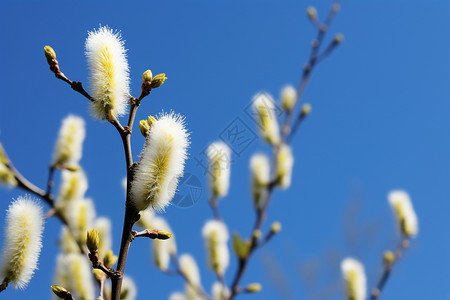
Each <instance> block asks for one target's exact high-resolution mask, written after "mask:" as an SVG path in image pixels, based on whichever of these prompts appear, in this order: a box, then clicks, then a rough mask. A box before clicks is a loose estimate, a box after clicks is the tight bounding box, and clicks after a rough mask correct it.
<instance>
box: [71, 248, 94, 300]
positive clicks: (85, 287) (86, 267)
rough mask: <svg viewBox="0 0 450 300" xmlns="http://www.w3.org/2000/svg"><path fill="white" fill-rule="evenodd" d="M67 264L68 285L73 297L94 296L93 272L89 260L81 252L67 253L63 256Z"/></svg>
mask: <svg viewBox="0 0 450 300" xmlns="http://www.w3.org/2000/svg"><path fill="white" fill-rule="evenodd" d="M64 259H65V260H66V262H65V263H66V266H67V270H66V272H67V277H68V280H69V285H68V286H67V288H68V289H69V290H70V291H71V292H72V293H74V295H73V296H74V297H75V299H80V300H90V299H94V297H95V287H94V278H93V277H94V274H93V273H92V267H91V265H90V263H89V261H88V260H87V259H86V257H85V256H84V255H83V254H75V253H72V254H67V255H66V257H65V258H64Z"/></svg>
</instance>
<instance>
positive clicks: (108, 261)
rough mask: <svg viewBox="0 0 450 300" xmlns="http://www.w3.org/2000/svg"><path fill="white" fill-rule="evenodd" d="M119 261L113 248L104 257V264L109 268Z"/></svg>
mask: <svg viewBox="0 0 450 300" xmlns="http://www.w3.org/2000/svg"><path fill="white" fill-rule="evenodd" d="M116 262H117V256H116V255H114V253H113V251H112V250H108V251H107V252H106V254H105V257H104V258H103V264H104V265H105V267H107V268H108V269H109V268H111V267H112V266H114V264H115V263H116Z"/></svg>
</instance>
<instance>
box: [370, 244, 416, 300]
mask: <svg viewBox="0 0 450 300" xmlns="http://www.w3.org/2000/svg"><path fill="white" fill-rule="evenodd" d="M409 245H410V241H409V239H408V238H407V237H403V240H402V241H401V243H400V245H399V246H398V248H397V250H396V251H395V252H394V261H392V262H391V263H385V264H384V271H383V274H382V275H381V278H380V280H379V281H378V284H377V286H376V287H375V288H374V289H373V290H372V294H371V297H370V300H375V299H377V298H378V297H379V296H380V295H381V292H382V291H383V288H384V286H385V285H386V282H387V281H388V279H389V277H390V275H391V272H392V268H393V267H394V264H395V263H396V262H397V260H398V259H399V258H400V257H401V256H402V255H403V252H404V251H405V250H406V249H408V247H409Z"/></svg>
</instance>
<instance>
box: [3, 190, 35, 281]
mask: <svg viewBox="0 0 450 300" xmlns="http://www.w3.org/2000/svg"><path fill="white" fill-rule="evenodd" d="M5 220H6V226H5V241H4V246H3V254H2V268H1V275H0V278H2V277H3V278H4V279H5V280H6V281H9V282H11V283H12V284H13V285H14V287H15V288H16V289H17V288H19V289H24V288H25V287H26V286H27V285H28V283H29V282H30V280H31V277H32V276H33V273H34V270H35V269H36V268H37V263H38V259H39V254H40V252H41V248H42V232H43V230H44V214H43V212H42V207H41V206H40V205H38V204H37V203H36V202H35V201H33V200H31V199H30V198H29V197H19V198H17V200H15V201H14V202H13V203H12V204H11V205H10V206H9V207H8V210H7V213H6V218H5Z"/></svg>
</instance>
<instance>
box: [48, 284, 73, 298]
mask: <svg viewBox="0 0 450 300" xmlns="http://www.w3.org/2000/svg"><path fill="white" fill-rule="evenodd" d="M50 288H51V289H52V292H53V293H54V294H55V295H56V296H57V297H58V298H61V299H66V297H67V295H68V294H69V291H68V290H66V289H65V288H63V287H62V286H59V285H52V286H51V287H50Z"/></svg>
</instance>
